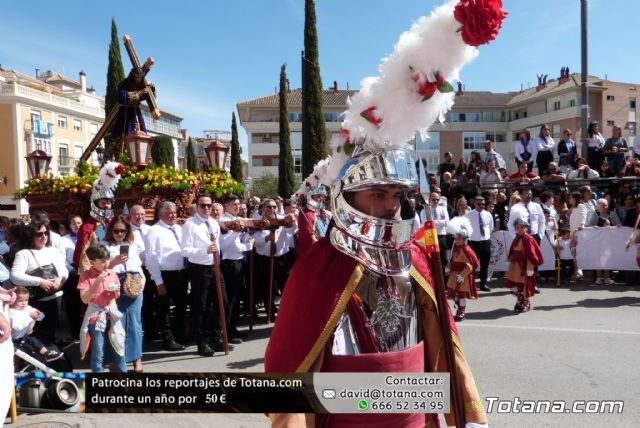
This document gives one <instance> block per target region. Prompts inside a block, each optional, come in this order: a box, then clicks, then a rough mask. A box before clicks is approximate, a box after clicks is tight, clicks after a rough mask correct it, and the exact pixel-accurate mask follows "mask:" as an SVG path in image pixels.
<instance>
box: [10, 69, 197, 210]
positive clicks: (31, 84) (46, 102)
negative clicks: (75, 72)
mask: <svg viewBox="0 0 640 428" xmlns="http://www.w3.org/2000/svg"><path fill="white" fill-rule="evenodd" d="M142 110H143V116H144V118H145V124H146V126H147V130H148V131H149V134H150V135H152V136H158V135H168V136H170V137H171V139H172V141H173V142H174V152H175V156H176V165H180V156H181V153H184V152H186V149H185V148H184V147H181V146H182V145H183V140H182V138H181V137H182V133H181V129H180V125H181V121H182V118H181V117H179V116H176V115H174V114H172V113H168V112H166V111H163V112H162V117H161V118H160V119H159V120H157V121H156V120H154V119H153V118H152V117H151V115H150V114H149V111H148V109H147V108H146V105H145V104H143V105H142ZM104 118H105V112H104V97H101V96H97V95H96V91H95V90H94V89H93V88H88V87H87V84H86V75H85V74H84V73H83V72H80V73H79V79H78V80H77V81H76V80H73V79H71V78H69V77H67V76H63V75H61V74H58V73H54V72H51V71H46V72H43V73H37V74H36V76H35V77H31V76H27V75H25V74H23V73H20V72H17V71H13V70H2V69H0V150H1V153H2V156H0V215H5V216H18V215H24V214H27V213H28V205H27V203H26V201H24V200H20V201H16V200H14V199H13V194H14V193H15V191H16V190H18V189H19V188H21V187H22V186H23V184H24V182H25V181H26V180H27V179H29V178H31V177H30V172H29V168H28V167H27V161H26V159H25V157H26V156H27V155H28V154H29V153H31V152H33V151H34V150H37V149H39V150H43V151H44V152H46V153H47V154H48V155H50V156H51V157H52V160H51V163H50V166H49V174H51V175H53V176H60V175H69V174H72V173H73V171H74V168H75V166H76V165H77V163H78V160H79V158H80V156H81V155H82V153H83V152H84V150H85V149H86V147H87V146H88V145H89V143H90V142H91V140H92V139H93V137H94V136H95V135H96V134H97V132H98V130H99V129H100V127H101V126H102V124H103V123H104ZM91 162H93V163H95V164H97V162H98V158H97V155H96V154H95V153H93V154H92V157H91Z"/></svg>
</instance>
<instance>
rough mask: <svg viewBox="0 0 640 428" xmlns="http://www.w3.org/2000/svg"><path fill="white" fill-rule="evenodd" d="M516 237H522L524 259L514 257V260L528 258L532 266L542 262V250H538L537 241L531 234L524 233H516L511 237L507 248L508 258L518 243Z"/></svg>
mask: <svg viewBox="0 0 640 428" xmlns="http://www.w3.org/2000/svg"><path fill="white" fill-rule="evenodd" d="M518 238H520V239H522V248H523V249H524V255H525V258H526V260H517V258H516V259H514V261H519V262H526V261H527V260H528V261H530V262H531V263H532V264H533V265H534V266H540V265H541V264H542V263H544V258H543V257H542V251H541V250H540V246H539V245H538V242H537V241H536V240H535V239H534V237H533V236H531V235H529V234H526V233H525V234H523V235H516V237H515V238H514V239H513V242H511V247H510V248H509V258H511V257H512V256H513V255H514V253H513V249H514V248H515V246H516V244H517V243H518Z"/></svg>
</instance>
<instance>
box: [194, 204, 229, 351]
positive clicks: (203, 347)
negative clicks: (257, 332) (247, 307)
mask: <svg viewBox="0 0 640 428" xmlns="http://www.w3.org/2000/svg"><path fill="white" fill-rule="evenodd" d="M212 207H213V202H212V201H211V197H210V196H209V195H207V194H201V195H198V197H197V199H196V214H195V215H194V216H193V217H191V218H190V219H188V220H187V221H185V222H184V225H183V226H182V256H183V257H186V258H187V270H188V272H189V280H190V281H191V294H190V297H191V299H190V302H191V303H190V308H191V331H192V333H191V335H192V336H191V338H192V339H193V340H195V341H196V342H197V343H198V353H199V354H200V355H203V356H212V355H213V353H214V351H217V352H224V344H223V341H222V325H221V324H220V314H219V310H218V308H219V305H218V294H217V291H216V285H215V277H214V274H213V269H214V266H213V258H214V257H218V260H219V257H220V252H219V250H218V248H220V226H219V225H218V222H217V221H215V220H214V219H213V218H211V211H212ZM220 276H221V278H220V279H221V280H222V282H223V281H224V278H222V275H220ZM221 285H222V299H223V303H226V300H227V298H226V291H225V287H224V284H221ZM232 349H233V345H231V344H230V345H229V350H232Z"/></svg>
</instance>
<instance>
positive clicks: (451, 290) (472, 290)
mask: <svg viewBox="0 0 640 428" xmlns="http://www.w3.org/2000/svg"><path fill="white" fill-rule="evenodd" d="M459 251H462V253H463V255H464V257H466V259H467V260H468V262H469V264H470V265H471V272H470V273H469V274H468V275H467V278H466V279H467V280H468V284H469V291H468V292H466V291H458V292H457V297H466V298H468V299H477V298H478V290H477V289H476V277H475V271H476V269H478V266H479V263H478V257H477V256H476V253H474V252H473V250H472V249H471V247H469V246H468V245H463V246H459V245H454V246H453V250H452V254H451V263H450V269H451V274H450V276H449V284H448V286H447V296H448V297H449V298H450V299H453V297H454V296H455V295H456V291H455V286H454V287H451V285H452V284H451V282H452V277H453V278H455V275H457V274H458V273H459V272H462V270H464V268H465V267H466V264H465V263H462V262H458V261H455V260H454V259H455V258H456V253H457V252H459ZM454 283H455V282H454Z"/></svg>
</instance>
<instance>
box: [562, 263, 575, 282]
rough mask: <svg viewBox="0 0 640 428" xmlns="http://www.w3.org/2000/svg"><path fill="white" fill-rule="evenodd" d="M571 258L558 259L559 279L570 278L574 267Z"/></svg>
mask: <svg viewBox="0 0 640 428" xmlns="http://www.w3.org/2000/svg"><path fill="white" fill-rule="evenodd" d="M574 266H575V265H574V263H573V259H568V260H564V259H560V280H561V281H567V280H570V279H571V276H572V275H573V269H574Z"/></svg>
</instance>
